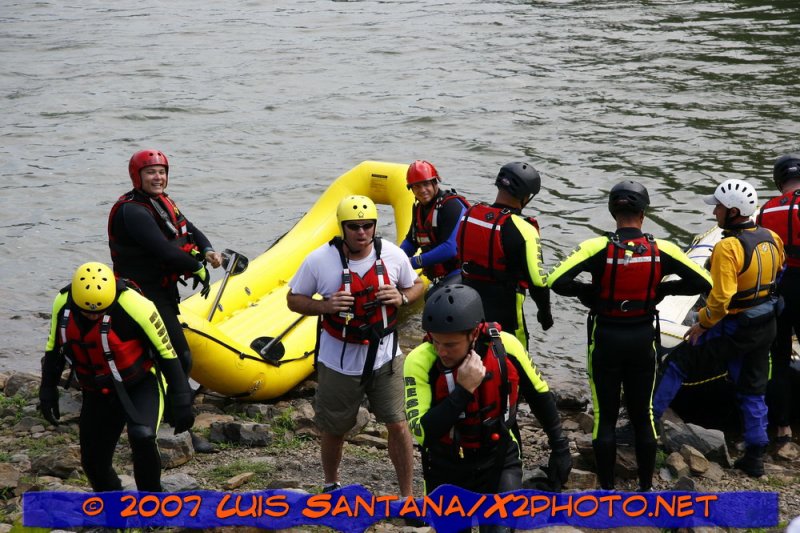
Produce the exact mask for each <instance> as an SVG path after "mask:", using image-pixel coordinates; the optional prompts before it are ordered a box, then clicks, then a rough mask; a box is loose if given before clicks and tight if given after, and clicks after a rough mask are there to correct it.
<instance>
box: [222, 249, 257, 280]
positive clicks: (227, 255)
mask: <svg viewBox="0 0 800 533" xmlns="http://www.w3.org/2000/svg"><path fill="white" fill-rule="evenodd" d="M231 261H233V264H232V265H231ZM249 263H250V260H249V259H247V257H245V256H244V255H242V254H240V253H239V252H234V251H233V250H231V249H229V248H226V249H225V250H223V251H222V268H224V269H225V270H228V265H231V267H232V270H231V275H234V276H235V275H237V274H241V273H242V272H244V271H245V270H247V265H248V264H249Z"/></svg>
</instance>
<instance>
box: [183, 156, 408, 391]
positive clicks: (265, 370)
mask: <svg viewBox="0 0 800 533" xmlns="http://www.w3.org/2000/svg"><path fill="white" fill-rule="evenodd" d="M407 169H408V165H402V164H396V163H382V162H376V161H365V162H363V163H361V164H359V165H358V166H356V167H355V168H353V169H352V170H350V171H349V172H347V173H345V174H343V175H342V176H340V177H339V178H337V179H336V180H335V181H334V182H333V183H332V184H331V185H330V187H328V190H327V191H326V192H325V193H324V194H323V195H322V196H321V197H320V199H319V200H318V201H317V202H316V203H315V204H314V206H313V207H312V208H311V210H309V211H308V213H307V214H306V215H304V216H303V218H302V219H300V220H299V221H298V222H297V224H296V225H295V226H294V227H293V228H292V229H291V230H290V231H289V232H288V233H286V235H284V236H283V237H281V238H280V239H279V240H278V241H277V242H276V243H275V244H273V245H272V246H271V247H270V248H269V249H268V250H267V251H266V252H264V253H263V254H262V255H260V256H259V257H258V258H256V259H254V260H252V261H250V262H249V263H248V266H247V269H246V270H245V271H244V272H242V273H241V274H238V275H231V276H230V277H229V278H228V281H227V284H226V286H225V289H224V292H223V293H222V296H221V298H220V300H219V304H218V305H217V308H216V310H215V312H214V313H213V316H212V318H211V321H209V320H207V317H208V316H209V314H210V312H211V306H212V305H213V302H214V299H215V297H216V295H217V294H218V292H219V290H220V286H221V285H222V282H221V281H220V282H217V283H215V284H214V285H212V288H211V294H210V296H209V298H208V299H203V298H202V297H200V295H199V294H195V295H193V296H191V297H189V298H187V299H186V300H184V301H183V302H182V303H181V322H182V323H183V326H184V332H185V334H186V338H187V340H188V342H189V346H190V347H191V350H192V357H193V359H194V363H193V366H192V378H193V379H194V380H195V381H197V382H198V383H200V384H201V385H203V386H205V387H206V388H208V389H211V390H213V391H215V392H218V393H220V394H224V395H226V396H231V397H236V398H241V399H245V400H267V399H271V398H276V397H278V396H280V395H282V394H284V393H286V392H287V391H289V390H291V389H292V388H293V387H294V386H295V385H297V384H298V383H300V381H302V380H303V379H305V378H306V377H307V376H308V375H309V374H310V373H311V372H312V370H313V361H314V345H315V342H316V329H317V318H316V317H303V316H301V315H298V314H296V313H293V312H291V311H289V309H288V308H287V306H286V293H287V291H288V283H289V281H290V280H291V278H292V276H293V275H294V273H295V272H296V271H297V269H298V267H299V266H300V263H301V262H302V261H303V259H304V258H305V257H306V255H307V254H308V253H309V252H311V251H312V250H314V249H315V248H317V247H318V246H320V245H322V244H323V243H326V242H328V241H329V240H330V239H332V238H333V237H334V236H336V235H338V234H339V228H338V226H337V222H336V207H337V206H338V204H339V202H340V201H341V199H342V198H344V197H345V196H348V195H351V194H358V195H364V196H368V197H370V198H371V199H372V200H373V201H374V202H375V203H376V204H384V205H390V206H391V207H392V209H393V210H394V219H395V227H396V228H400V229H399V231H398V232H397V235H398V238H400V239H402V237H404V236H405V232H406V229H407V228H408V227H409V224H410V223H411V207H412V205H413V202H414V196H413V194H411V192H410V191H408V189H406V170H407ZM264 223H265V224H266V223H267V221H264ZM386 227H387V225H386V222H385V221H384V222H383V223H382V224H379V228H383V231H382V233H384V234H386V233H388V232H387V231H386V229H385V228H386ZM260 352H264V355H261V354H260Z"/></svg>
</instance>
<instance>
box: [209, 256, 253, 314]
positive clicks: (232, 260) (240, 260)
mask: <svg viewBox="0 0 800 533" xmlns="http://www.w3.org/2000/svg"><path fill="white" fill-rule="evenodd" d="M249 263H250V261H249V260H248V259H247V257H245V256H243V255H242V254H240V253H238V252H234V251H233V250H229V249H227V248H226V249H225V250H223V252H222V266H223V267H224V268H225V276H224V277H223V278H222V284H221V285H220V286H219V292H218V293H217V296H216V297H215V298H214V305H212V306H211V310H210V311H209V312H208V319H207V320H208V321H209V322H211V318H212V317H213V316H214V313H215V312H216V311H217V307H218V306H219V299H220V298H222V291H224V290H225V286H226V285H227V284H228V279H229V278H230V277H231V276H236V275H238V274H241V273H242V272H244V271H245V270H247V265H248V264H249ZM220 309H222V308H220Z"/></svg>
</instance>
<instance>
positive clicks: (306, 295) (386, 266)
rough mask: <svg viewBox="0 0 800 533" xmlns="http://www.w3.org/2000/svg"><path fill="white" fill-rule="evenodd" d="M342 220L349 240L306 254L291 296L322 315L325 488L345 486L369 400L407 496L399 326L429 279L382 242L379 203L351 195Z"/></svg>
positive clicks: (318, 416)
mask: <svg viewBox="0 0 800 533" xmlns="http://www.w3.org/2000/svg"><path fill="white" fill-rule="evenodd" d="M336 217H337V220H338V222H339V227H340V228H341V231H342V236H341V237H336V238H334V239H333V240H332V241H331V242H330V243H328V244H324V245H322V246H320V247H319V248H317V249H316V250H314V251H313V252H311V254H309V255H308V257H306V259H305V261H303V264H302V265H300V268H299V270H298V271H297V273H296V274H295V276H294V278H292V281H291V282H290V283H289V286H290V287H291V290H290V291H289V294H288V295H287V301H288V304H289V309H291V310H292V311H294V312H296V313H300V314H303V315H321V316H322V318H321V324H322V326H321V331H320V335H319V342H318V346H317V381H318V386H317V392H316V397H315V402H314V403H315V415H314V422H315V423H316V425H317V428H318V429H319V431H320V435H321V456H322V469H323V471H324V474H325V486H324V487H323V490H324V491H326V492H327V491H330V490H335V489H337V488H339V487H340V484H339V464H340V463H341V460H342V447H343V445H344V435H345V434H346V433H347V432H348V431H349V430H350V429H351V428H352V427H353V426H354V425H355V422H356V415H357V414H358V408H359V406H360V405H361V402H362V400H363V399H364V395H366V396H367V398H368V399H369V403H370V408H371V410H372V412H373V413H374V414H375V419H376V420H377V421H378V422H383V423H385V424H386V429H387V430H388V433H389V438H388V441H389V443H388V445H389V458H390V459H391V460H392V464H393V465H394V468H395V471H396V472H397V480H398V483H399V485H400V494H401V496H404V497H405V496H411V495H412V490H411V485H412V483H411V480H412V473H413V451H412V441H411V435H410V433H409V431H408V424H407V423H406V419H405V411H404V405H403V403H404V387H403V361H402V357H400V356H401V355H402V353H401V352H400V350H399V348H398V343H397V333H396V323H397V309H398V307H400V306H401V305H408V304H410V303H412V302H414V301H415V300H416V299H418V298H419V297H420V296H421V295H422V291H423V285H422V281H421V280H420V279H419V277H418V276H417V274H416V273H415V272H414V270H413V268H412V267H411V263H410V262H409V260H408V257H407V256H406V254H405V253H403V251H402V250H401V249H400V248H399V247H397V246H396V245H394V244H393V243H391V242H387V241H384V240H382V239H381V238H379V237H375V231H376V229H375V225H376V223H377V221H378V211H377V209H376V208H375V204H374V203H373V202H372V200H370V199H369V198H367V197H366V196H348V197H347V198H345V199H344V200H342V201H341V202H340V203H339V207H338V209H337V210H336ZM314 294H320V295H322V296H323V298H324V299H323V300H316V299H314V298H313V296H314Z"/></svg>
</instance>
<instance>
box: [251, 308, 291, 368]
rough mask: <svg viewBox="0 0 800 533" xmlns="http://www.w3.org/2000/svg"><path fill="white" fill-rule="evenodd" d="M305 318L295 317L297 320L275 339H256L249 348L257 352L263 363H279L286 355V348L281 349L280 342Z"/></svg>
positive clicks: (281, 344)
mask: <svg viewBox="0 0 800 533" xmlns="http://www.w3.org/2000/svg"><path fill="white" fill-rule="evenodd" d="M304 318H305V316H304V315H301V316H299V317H297V319H296V320H295V321H294V322H292V323H291V324H289V326H288V327H287V328H286V329H284V330H283V331H281V332H280V333H279V334H278V336H277V337H258V338H257V339H254V340H253V342H251V343H250V347H251V348H252V349H253V350H255V351H257V352H258V355H260V356H261V357H262V358H263V359H264V360H265V361H267V362H276V361H280V359H281V357H283V356H284V354H285V353H286V348H284V347H283V343H282V342H281V340H282V339H283V338H284V337H285V336H286V334H287V333H289V332H290V331H292V330H293V329H294V328H295V326H297V324H299V323H300V322H301V321H302V320H303V319H304Z"/></svg>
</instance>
